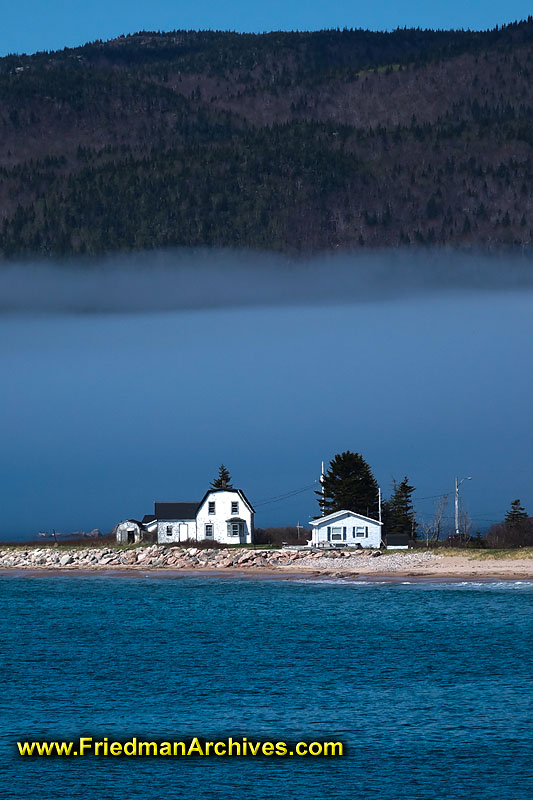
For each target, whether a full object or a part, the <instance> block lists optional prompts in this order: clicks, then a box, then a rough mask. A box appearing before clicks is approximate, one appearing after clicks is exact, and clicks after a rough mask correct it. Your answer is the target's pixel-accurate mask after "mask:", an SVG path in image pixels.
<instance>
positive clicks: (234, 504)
mask: <svg viewBox="0 0 533 800" xmlns="http://www.w3.org/2000/svg"><path fill="white" fill-rule="evenodd" d="M231 513H232V514H238V513H239V503H238V501H236V502H235V501H233V500H232V502H231Z"/></svg>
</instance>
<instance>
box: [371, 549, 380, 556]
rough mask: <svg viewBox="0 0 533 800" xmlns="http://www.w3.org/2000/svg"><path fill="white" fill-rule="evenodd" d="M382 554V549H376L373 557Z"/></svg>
mask: <svg viewBox="0 0 533 800" xmlns="http://www.w3.org/2000/svg"><path fill="white" fill-rule="evenodd" d="M380 555H381V550H375V551H374V552H373V553H372V558H377V557H378V556H380Z"/></svg>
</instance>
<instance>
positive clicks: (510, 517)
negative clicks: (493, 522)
mask: <svg viewBox="0 0 533 800" xmlns="http://www.w3.org/2000/svg"><path fill="white" fill-rule="evenodd" d="M527 518H528V514H527V512H526V510H525V509H524V508H522V506H521V505H520V498H517V499H516V500H513V502H512V503H511V508H510V509H509V511H508V512H507V514H506V515H505V521H506V522H507V523H508V524H509V525H516V524H518V523H519V522H522V520H524V519H527Z"/></svg>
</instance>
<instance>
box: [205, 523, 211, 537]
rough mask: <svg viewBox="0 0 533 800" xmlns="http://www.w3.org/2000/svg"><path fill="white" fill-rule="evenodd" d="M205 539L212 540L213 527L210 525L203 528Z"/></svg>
mask: <svg viewBox="0 0 533 800" xmlns="http://www.w3.org/2000/svg"><path fill="white" fill-rule="evenodd" d="M205 538H206V539H212V538H213V525H212V524H210V523H208V524H207V525H206V526H205Z"/></svg>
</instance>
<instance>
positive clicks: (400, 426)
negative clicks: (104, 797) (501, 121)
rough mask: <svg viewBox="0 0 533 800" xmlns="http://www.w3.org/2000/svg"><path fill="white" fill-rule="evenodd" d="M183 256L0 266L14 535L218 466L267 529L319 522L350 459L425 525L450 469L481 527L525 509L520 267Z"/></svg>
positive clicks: (1, 530)
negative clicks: (401, 495) (327, 477)
mask: <svg viewBox="0 0 533 800" xmlns="http://www.w3.org/2000/svg"><path fill="white" fill-rule="evenodd" d="M174 256H175V257H176V258H177V259H178V261H179V264H178V265H177V267H176V263H175V262H169V263H168V264H167V262H166V259H168V258H169V254H168V253H166V254H155V255H154V254H143V255H142V256H136V257H134V258H133V259H132V260H131V264H133V268H132V269H125V265H126V264H128V263H130V262H129V261H128V259H127V257H124V256H123V257H120V258H117V259H112V260H111V261H113V265H112V267H111V268H110V269H109V270H108V272H104V271H103V267H102V263H107V264H109V260H107V261H106V262H100V263H99V265H98V266H96V265H95V264H94V262H91V267H90V268H87V267H86V268H85V269H84V270H82V271H81V273H80V272H76V271H74V270H72V269H71V268H68V267H65V266H61V267H57V268H51V267H50V265H47V266H46V267H44V266H43V265H42V264H41V265H39V266H37V265H27V264H26V265H21V264H17V265H9V266H8V267H6V266H5V265H3V266H2V268H1V269H0V296H1V297H2V302H1V308H2V313H1V314H0V333H1V339H0V352H1V354H2V364H3V369H4V375H5V376H6V380H5V382H4V390H3V392H2V395H1V396H0V413H1V415H2V420H3V421H4V422H3V431H2V433H3V437H2V438H3V452H2V456H3V457H2V491H1V493H0V496H1V502H2V509H3V514H2V520H1V522H0V539H2V540H8V539H15V538H18V539H20V538H25V539H26V538H35V536H36V533H37V532H38V531H41V530H48V531H50V530H51V529H52V528H55V529H56V530H57V531H61V532H71V531H77V530H83V531H89V530H91V529H93V528H100V529H101V530H103V531H108V530H110V529H111V528H112V527H113V526H114V525H115V524H116V523H117V522H119V521H120V520H122V519H127V518H130V517H133V518H142V516H143V515H144V514H149V513H152V511H153V502H154V501H155V500H158V501H179V500H195V499H200V497H201V496H202V495H203V494H204V492H205V491H206V490H207V488H208V486H209V482H210V481H211V480H212V479H213V477H214V476H215V474H216V471H217V469H218V466H219V464H221V463H225V464H226V465H227V466H228V468H229V469H230V472H231V474H232V476H233V481H234V485H236V486H238V487H239V488H242V489H243V490H244V492H245V493H246V495H247V496H248V497H249V498H250V500H251V501H252V503H256V504H258V505H257V515H256V525H257V527H267V526H270V525H276V526H277V525H296V523H298V522H299V523H300V524H302V525H304V526H307V525H308V522H309V520H310V519H312V517H313V516H315V515H316V514H317V513H318V505H317V502H316V497H315V495H314V494H313V488H312V485H314V482H315V481H317V480H318V476H319V472H320V462H321V461H322V460H324V461H325V462H326V464H327V463H328V462H329V460H330V459H331V458H333V456H334V455H335V454H336V453H338V452H342V451H344V450H353V451H357V452H359V453H361V454H362V455H363V456H364V458H365V459H366V460H367V461H368V463H369V464H370V466H371V468H372V470H373V472H374V475H375V477H376V479H377V481H378V483H379V484H380V486H381V488H382V490H383V493H384V496H385V497H388V496H390V493H391V489H392V479H393V478H396V479H398V480H400V479H401V478H403V476H404V475H408V477H409V479H410V481H411V483H412V484H413V485H414V486H415V487H416V492H415V494H414V497H413V499H414V502H415V508H416V509H417V512H418V514H419V520H420V522H421V523H422V522H423V521H424V520H428V519H429V518H430V517H431V516H432V509H433V504H434V502H435V496H436V495H441V494H444V493H449V495H450V499H449V503H448V509H447V512H446V513H447V515H448V516H449V515H450V514H452V513H453V498H452V497H451V493H452V491H453V481H454V477H455V475H458V476H459V478H462V477H465V476H472V478H473V479H472V481H469V482H468V483H466V484H463V486H462V487H461V496H462V500H463V501H464V504H465V508H466V509H467V510H468V512H469V513H470V515H471V517H472V522H473V530H474V531H476V530H481V531H483V530H485V529H486V528H487V527H489V525H490V524H491V523H492V522H497V521H500V520H501V519H502V518H503V516H504V515H505V512H506V511H507V509H508V508H509V505H510V502H511V501H512V500H514V499H515V498H516V497H520V499H521V501H522V504H523V505H525V507H526V510H528V511H529V512H530V513H531V512H532V511H533V487H532V485H531V474H532V472H533V447H532V444H533V441H532V433H531V425H530V413H531V412H530V409H531V406H532V400H533V397H532V395H533V392H532V388H533V387H532V383H531V376H530V366H529V365H530V361H531V353H530V351H531V345H530V343H531V341H532V339H533V315H532V314H531V311H532V300H533V295H532V292H531V290H532V289H533V274H532V271H530V269H529V261H528V259H527V258H524V257H517V258H513V257H511V256H510V255H507V256H498V257H495V256H494V257H493V256H491V257H488V256H472V255H464V254H455V253H443V252H439V253H429V254H428V251H423V252H417V253H416V254H413V253H412V252H411V253H409V254H408V255H407V254H405V253H387V254H379V253H369V254H364V255H363V256H362V257H361V258H357V259H355V258H352V257H351V256H350V257H347V256H344V255H338V256H327V257H317V258H315V259H309V260H306V259H300V260H299V261H297V262H295V261H290V260H287V259H283V258H281V257H279V258H278V257H274V256H260V255H258V256H256V255H255V254H242V253H241V254H235V253H223V254H216V255H213V254H206V253H205V252H204V253H195V254H190V253H188V254H186V255H185V254H183V253H181V254H173V257H174ZM178 256H179V257H178ZM428 260H429V263H430V264H431V271H430V272H428V271H427V269H426V271H425V272H424V270H423V267H424V265H425V264H427V263H428ZM86 263H88V262H86ZM148 264H152V267H150V268H148ZM172 265H173V266H172ZM30 278H31V285H29V284H28V280H29V279H30ZM303 487H311V488H309V489H307V490H306V491H304V492H301V493H295V494H293V495H292V496H290V497H288V498H286V499H285V500H282V501H281V502H272V503H270V504H267V503H264V504H263V505H260V503H261V502H262V501H265V500H268V498H273V497H278V496H279V495H284V494H290V493H292V492H293V491H294V490H298V489H301V488H303ZM419 533H420V534H421V533H422V530H421V529H420V531H419Z"/></svg>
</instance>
